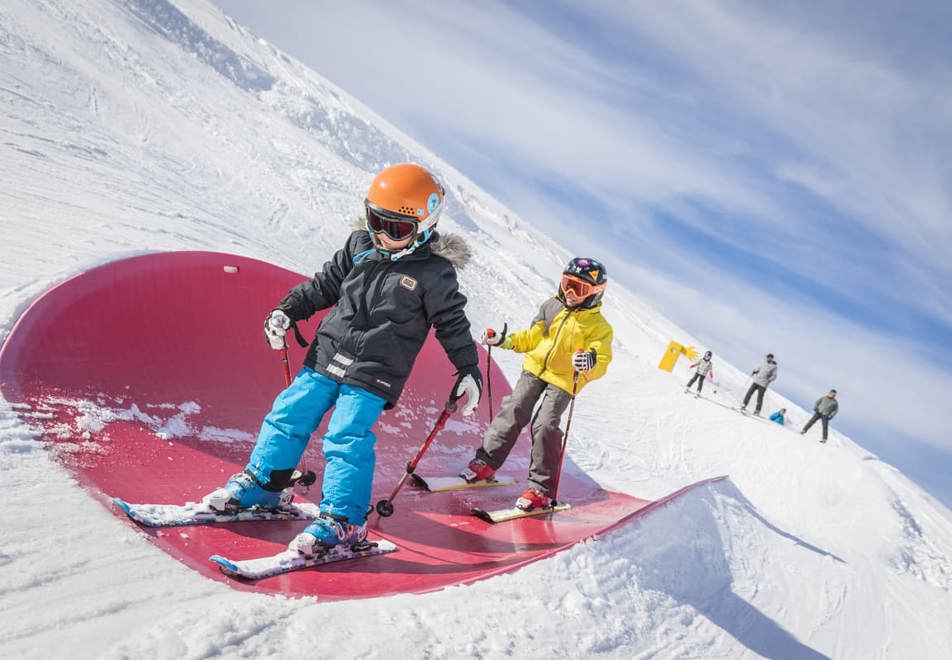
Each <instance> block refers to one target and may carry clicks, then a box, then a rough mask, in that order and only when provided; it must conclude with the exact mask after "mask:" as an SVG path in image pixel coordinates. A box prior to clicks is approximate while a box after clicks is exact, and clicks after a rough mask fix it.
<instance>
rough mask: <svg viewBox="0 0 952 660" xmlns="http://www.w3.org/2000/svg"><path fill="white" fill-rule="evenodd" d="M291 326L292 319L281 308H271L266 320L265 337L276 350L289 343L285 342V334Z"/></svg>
mask: <svg viewBox="0 0 952 660" xmlns="http://www.w3.org/2000/svg"><path fill="white" fill-rule="evenodd" d="M290 327H291V319H290V317H288V315H287V314H285V313H284V312H283V311H281V310H280V309H274V310H271V313H270V314H269V315H268V318H266V319H265V320H264V337H265V339H267V340H268V343H269V344H270V345H271V348H273V349H274V350H276V351H280V350H281V349H282V348H284V347H285V346H286V345H287V344H285V342H284V335H285V333H286V332H287V331H288V328H290Z"/></svg>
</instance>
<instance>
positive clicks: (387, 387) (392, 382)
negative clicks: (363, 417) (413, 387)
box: [278, 230, 478, 408]
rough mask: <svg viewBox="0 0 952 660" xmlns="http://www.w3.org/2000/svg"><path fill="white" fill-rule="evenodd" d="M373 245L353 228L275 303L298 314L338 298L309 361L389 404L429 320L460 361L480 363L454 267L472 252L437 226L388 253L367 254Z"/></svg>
mask: <svg viewBox="0 0 952 660" xmlns="http://www.w3.org/2000/svg"><path fill="white" fill-rule="evenodd" d="M372 247H373V246H372V244H371V241H370V237H369V236H368V234H367V232H366V230H358V231H355V232H354V233H352V234H351V235H350V238H349V239H348V240H347V244H346V245H345V246H344V248H343V249H342V250H338V251H337V252H336V253H335V254H334V256H333V257H332V258H331V260H330V261H328V262H327V263H326V264H324V269H323V270H322V271H321V272H320V273H316V274H315V275H314V278H313V279H312V280H310V281H307V282H304V283H302V284H299V285H298V286H296V287H294V288H293V289H291V291H290V292H289V293H288V295H286V296H285V297H284V299H283V300H282V301H281V303H280V304H279V306H278V307H279V308H280V309H282V310H284V312H285V313H286V314H287V315H288V316H289V317H290V318H291V320H292V321H299V320H303V319H306V318H308V317H310V316H311V315H312V314H314V313H315V312H317V311H318V310H321V309H326V308H328V307H331V306H333V309H332V310H331V311H330V312H329V313H328V314H327V316H325V317H324V319H323V320H322V321H321V324H320V325H319V326H318V328H317V336H316V338H315V339H314V341H313V342H312V343H311V346H310V348H309V349H308V352H307V356H306V357H305V359H304V364H305V365H306V366H308V367H310V368H312V369H314V370H315V371H317V372H319V373H322V374H324V375H325V376H327V377H328V378H332V379H333V380H336V381H337V382H340V383H346V384H349V385H355V386H357V387H361V388H363V389H365V390H369V391H370V392H373V393H374V394H377V395H379V396H381V397H383V398H384V399H385V400H386V401H387V408H392V407H393V406H394V405H395V404H396V402H397V400H398V399H399V398H400V394H401V393H402V392H403V387H404V385H405V384H406V381H407V378H408V377H409V376H410V370H411V369H412V367H413V362H414V360H416V357H417V354H418V353H419V352H420V349H421V348H422V347H423V342H424V341H425V340H426V337H427V334H428V333H429V330H430V327H431V326H432V327H435V328H436V338H437V339H438V340H439V342H440V344H441V345H442V346H443V350H445V351H446V354H447V356H448V357H449V359H450V362H452V363H453V365H454V366H455V367H456V368H457V369H463V368H465V367H472V366H476V365H477V364H478V356H477V353H476V347H475V345H474V343H473V338H472V335H471V334H470V326H469V320H468V319H467V318H466V313H465V311H464V307H465V306H466V297H465V296H464V295H463V294H462V293H460V292H459V284H458V282H457V279H456V269H455V267H454V264H458V265H459V266H462V265H464V264H465V263H466V261H468V260H469V248H468V247H467V246H466V244H465V243H464V242H463V240H462V239H461V238H458V237H455V236H444V237H441V236H440V235H439V234H434V236H433V237H432V238H431V239H430V241H428V242H427V243H426V244H424V245H423V246H421V247H419V248H417V249H416V250H415V251H414V252H412V253H411V254H409V255H406V256H404V257H401V258H400V259H399V260H397V261H391V260H390V258H389V257H387V256H385V255H382V254H380V253H379V252H377V251H372V252H370V253H369V254H364V253H366V252H367V250H371V249H372ZM361 255H363V256H362V257H361ZM355 260H357V261H358V263H356V264H355V263H354V262H355ZM451 260H452V261H451Z"/></svg>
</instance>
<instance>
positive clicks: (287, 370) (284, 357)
mask: <svg viewBox="0 0 952 660" xmlns="http://www.w3.org/2000/svg"><path fill="white" fill-rule="evenodd" d="M281 366H282V367H284V384H285V385H286V386H288V387H290V386H291V367H290V365H289V364H288V344H287V342H285V343H284V348H282V349H281Z"/></svg>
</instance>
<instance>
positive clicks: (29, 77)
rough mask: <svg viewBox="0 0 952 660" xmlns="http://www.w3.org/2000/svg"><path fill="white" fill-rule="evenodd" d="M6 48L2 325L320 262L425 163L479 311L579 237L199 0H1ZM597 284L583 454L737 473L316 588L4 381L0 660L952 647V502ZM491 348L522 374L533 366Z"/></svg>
mask: <svg viewBox="0 0 952 660" xmlns="http://www.w3.org/2000/svg"><path fill="white" fill-rule="evenodd" d="M0 60H2V62H3V64H2V67H0V134H2V140H0V176H2V181H3V185H2V187H0V229H2V235H3V244H2V248H0V254H2V259H0V328H2V330H0V337H5V336H6V334H7V333H8V332H9V330H10V328H11V327H12V325H13V323H14V322H15V320H16V318H17V316H18V315H19V314H20V313H21V312H22V311H23V310H24V309H25V308H26V306H27V305H28V304H29V303H30V301H31V300H32V299H33V298H35V297H36V296H37V295H39V294H40V293H42V292H43V291H44V290H46V289H47V288H49V287H50V286H52V285H53V284H55V283H57V282H59V281H62V280H63V279H65V278H67V277H69V276H70V275H73V274H76V273H80V272H82V271H84V270H86V269H88V268H90V267H92V266H94V265H96V264H100V263H103V262H106V261H111V260H114V259H118V258H122V257H126V256H130V255H133V254H138V253H142V252H146V251H153V250H178V249H212V250H220V251H230V252H235V253H239V254H243V255H246V256H250V257H255V258H259V259H264V260H267V261H270V262H273V263H277V264H279V265H282V266H285V267H287V268H292V269H295V270H298V271H300V272H311V271H313V270H315V269H317V268H319V267H320V265H321V264H322V263H323V261H324V260H325V259H326V258H327V257H328V256H329V255H330V254H331V252H332V251H333V250H334V249H336V248H337V247H339V246H340V245H341V244H342V241H343V239H344V237H345V236H346V235H347V234H348V232H349V231H350V227H351V225H352V218H353V216H354V214H355V213H356V212H357V210H358V209H359V205H360V200H361V199H362V195H363V192H364V190H365V189H366V186H367V184H368V183H369V181H370V179H371V177H372V175H373V172H374V171H375V170H376V169H378V168H379V167H381V166H383V165H385V164H388V163H392V162H398V161H401V160H405V159H412V160H416V161H418V162H423V163H426V164H428V165H430V166H431V167H433V168H434V169H435V170H437V171H438V172H440V173H441V174H442V175H443V176H444V177H445V179H446V182H447V184H448V189H449V190H450V191H451V198H450V203H449V207H448V214H447V217H445V218H444V219H443V220H442V221H441V228H442V229H444V230H449V231H453V232H455V233H458V234H462V235H464V236H465V238H466V240H467V241H468V242H469V244H470V245H471V246H472V248H473V250H474V254H475V259H474V263H473V264H472V266H471V267H469V268H468V269H466V270H465V271H464V272H463V273H462V274H461V284H462V287H463V289H464V292H465V293H466V295H467V296H468V298H469V301H470V304H469V307H468V313H469V315H470V318H471V319H472V321H473V325H474V329H480V328H482V327H485V326H488V325H495V326H501V324H502V322H503V321H508V322H509V324H510V327H512V328H517V327H520V326H523V325H525V324H527V323H528V322H529V320H530V319H531V317H532V315H533V313H534V311H535V309H536V308H537V307H538V305H539V304H540V303H541V302H542V301H543V300H544V299H545V298H546V297H547V296H549V295H551V293H552V290H553V287H554V282H555V276H556V274H557V273H558V272H559V271H560V269H561V266H562V264H563V263H564V262H565V261H567V260H568V257H569V256H570V254H569V252H568V251H567V250H566V249H565V248H563V247H561V246H558V245H556V244H554V243H553V242H552V241H550V240H548V239H547V238H545V236H544V228H535V227H531V226H528V225H526V224H525V223H524V222H523V221H521V220H520V219H519V218H517V217H515V216H514V215H513V214H512V213H511V212H510V211H508V210H507V209H505V208H503V207H502V206H501V205H499V204H498V203H497V202H495V201H494V200H493V199H492V198H491V197H489V196H488V195H487V194H485V193H484V192H483V191H481V190H480V189H478V188H477V187H476V186H475V185H473V184H472V183H471V182H469V181H468V180H467V179H466V178H465V176H463V175H462V174H461V173H459V172H457V171H456V170H454V169H453V168H452V167H451V166H450V165H448V164H446V163H443V162H441V161H440V160H439V159H438V158H437V157H436V156H435V155H434V154H431V153H429V152H428V151H426V150H425V149H424V148H423V147H422V146H420V145H418V144H415V143H413V142H412V141H411V140H409V139H407V138H406V137H405V136H403V135H401V134H400V133H399V131H398V130H397V129H396V128H394V127H392V126H390V125H388V124H387V123H386V122H384V121H383V120H381V119H380V118H379V117H378V116H376V115H375V114H374V113H373V112H371V111H370V110H369V109H367V108H365V107H364V106H362V105H361V104H360V103H359V102H357V101H355V100H354V99H352V98H350V97H349V96H348V95H347V94H346V93H345V92H344V91H343V90H340V89H339V88H336V87H335V86H333V85H331V84H329V83H328V82H327V81H325V80H323V79H322V78H321V77H320V76H319V75H318V74H316V73H314V72H312V71H309V70H307V69H306V68H305V67H303V66H302V65H300V64H299V63H297V62H295V61H294V60H292V59H290V58H288V57H287V56H286V55H284V54H283V53H281V52H280V51H278V50H277V49H275V48H274V47H273V46H271V45H270V44H268V43H266V42H263V41H261V40H258V39H257V38H256V37H255V36H254V35H252V34H250V33H249V32H247V31H246V30H244V29H243V28H241V27H240V26H238V25H237V24H235V23H233V22H232V21H230V20H228V19H226V18H225V17H224V16H222V15H221V13H220V12H219V11H218V10H217V9H215V8H214V7H212V6H210V5H209V4H207V3H204V2H197V1H196V2H192V1H188V2H185V1H183V2H176V3H175V5H172V4H170V3H168V2H165V1H163V0H155V1H152V2H146V1H145V0H122V1H118V0H117V1H116V2H107V1H105V0H101V1H93V0H89V1H88V2H84V3H74V2H68V1H67V0H46V1H45V2H42V3H34V2H28V1H26V0H22V1H14V2H6V3H4V5H3V8H2V9H0ZM609 267H610V265H609ZM605 300H606V316H607V317H608V318H609V320H610V321H611V322H612V323H613V324H614V326H615V330H616V343H615V352H616V357H615V362H614V363H613V365H612V367H611V369H610V371H609V374H608V375H607V376H606V377H605V379H603V380H602V381H600V382H598V383H595V384H593V385H592V386H591V387H590V388H588V389H587V390H586V392H585V394H584V395H583V396H582V397H581V398H580V399H579V401H578V404H577V406H576V408H575V419H574V421H573V426H572V435H571V438H570V443H569V452H570V454H571V457H572V459H573V461H574V462H575V463H576V464H577V465H578V466H579V467H580V468H582V469H584V470H586V471H587V472H589V473H590V474H591V475H592V476H593V477H594V478H596V479H597V480H598V481H599V482H600V483H603V484H605V485H606V486H608V487H611V488H615V489H618V490H621V491H624V492H627V493H631V494H633V495H637V496H639V497H646V498H657V497H661V496H663V495H665V494H667V493H669V492H671V491H674V490H677V489H678V488H680V487H681V486H683V485H685V484H687V483H690V482H693V481H697V480H700V479H704V478H707V477H710V476H713V475H717V474H723V473H727V474H730V481H725V482H719V483H716V484H711V485H709V486H706V487H704V488H702V489H699V490H697V491H693V492H691V493H689V494H687V495H686V496H684V497H683V498H681V499H678V500H676V501H674V502H672V503H670V504H668V505H666V506H664V507H661V508H659V509H658V510H656V511H654V512H652V513H651V514H649V515H647V516H646V517H645V518H643V519H641V520H638V521H636V522H635V523H633V524H630V525H626V526H623V527H622V528H620V529H618V530H616V531H614V532H611V533H609V534H606V535H605V536H604V537H603V538H599V539H597V540H592V541H588V542H586V543H583V544H580V545H578V546H576V547H574V548H572V549H571V550H569V551H566V552H563V553H560V554H558V555H556V556H554V557H552V558H550V559H547V560H544V561H540V562H538V563H536V564H532V565H530V566H527V567H525V568H523V569H521V570H519V571H518V572H516V573H513V574H508V575H503V576H500V577H496V578H493V579H490V580H486V581H483V582H479V583H476V584H474V585H471V586H466V587H454V588H450V589H446V590H443V591H440V592H436V593H432V594H426V595H421V596H409V595H404V596H395V597H389V598H380V599H374V600H365V601H352V602H338V603H321V602H317V601H316V600H314V599H289V598H282V597H273V596H263V595H256V594H252V593H247V592H239V591H236V590H234V589H231V588H229V587H228V586H227V585H225V584H221V583H218V582H214V581H211V580H206V579H204V578H201V577H199V576H197V575H196V574H195V573H193V572H192V571H191V570H189V569H188V568H186V567H185V566H184V565H182V564H180V563H178V562H177V561H175V560H174V559H172V558H171V557H169V556H167V555H166V554H165V553H163V552H162V551H160V550H159V549H157V548H156V547H154V546H152V545H151V544H150V543H149V542H148V541H147V540H146V537H145V536H144V535H142V534H139V533H137V532H136V531H135V530H134V529H133V528H131V527H130V526H129V525H127V524H125V523H124V522H123V521H121V520H119V519H118V518H117V517H116V516H115V515H114V514H113V513H112V512H110V511H109V510H108V509H107V508H106V507H105V506H104V503H103V502H101V501H98V499H97V498H96V497H94V496H91V493H89V492H87V491H84V490H83V489H82V488H80V487H79V486H78V485H77V483H76V482H75V481H74V480H73V478H72V477H71V475H70V474H69V472H68V471H66V470H65V469H63V468H62V467H61V466H60V465H59V463H58V462H57V461H56V459H55V457H54V456H51V454H50V453H49V452H47V451H45V450H43V449H42V447H41V445H40V444H39V443H37V442H35V440H34V438H35V434H36V430H35V429H33V428H32V427H31V419H43V417H41V416H43V415H49V410H42V409H38V410H27V409H24V408H23V407H22V406H19V405H17V404H10V403H8V402H2V401H0V474H2V475H3V489H4V505H5V506H3V507H2V508H0V529H2V530H3V533H2V534H0V595H2V598H0V620H2V621H3V622H4V623H3V625H2V626H0V657H44V658H49V657H66V656H69V657H97V658H125V657H154V658H173V657H174V658H200V657H209V656H214V655H224V656H229V657H278V656H286V655H288V654H302V653H306V654H313V655H317V656H327V655H331V654H335V655H343V656H344V657H356V656H371V657H376V656H383V655H388V656H400V655H402V656H405V657H432V658H450V657H453V658H455V657H501V656H507V657H552V656H553V655H556V654H559V655H567V656H570V657H582V656H592V655H600V656H605V657H618V658H629V657H650V656H659V657H756V656H767V657H814V656H829V657H850V658H865V657H890V658H939V657H947V654H948V649H949V648H952V617H949V615H948V612H949V611H950V610H952V513H950V512H949V510H948V509H946V508H944V507H943V506H942V505H941V504H939V503H938V502H936V501H935V500H934V499H933V498H932V497H930V496H929V495H927V494H926V493H925V492H924V491H923V490H922V489H921V488H919V487H918V486H916V485H915V484H914V483H912V482H911V481H910V480H909V479H907V478H906V477H905V476H904V475H902V474H901V473H900V472H899V471H898V470H896V469H895V468H893V467H892V466H890V465H888V464H886V463H884V462H882V461H881V460H880V459H879V458H878V457H876V456H875V455H873V454H871V453H870V452H868V451H866V450H864V449H863V448H862V447H861V446H860V445H858V444H856V443H855V442H853V441H852V440H851V439H850V438H847V437H845V436H843V435H841V434H839V433H837V432H836V430H835V427H836V425H835V424H834V430H833V432H832V434H831V439H830V442H829V443H828V445H821V444H819V443H818V442H816V441H817V439H818V438H819V429H818V428H815V429H813V430H812V431H811V433H810V435H808V436H806V437H801V436H799V435H798V434H797V433H796V430H797V429H798V428H799V426H800V425H801V424H802V423H803V421H804V420H805V419H806V417H807V413H806V412H805V411H803V410H801V409H798V408H797V407H796V406H794V405H793V404H792V403H791V402H789V401H787V400H786V399H784V398H783V397H782V396H781V395H780V394H779V393H777V392H775V391H773V390H771V391H770V394H769V396H768V398H767V402H766V404H765V408H764V410H765V412H767V413H769V412H772V411H773V410H776V409H777V408H780V407H786V408H787V409H788V412H789V415H788V424H787V426H786V427H780V426H778V425H776V424H773V423H769V422H766V421H758V420H754V419H751V418H749V417H743V416H741V415H740V414H739V413H738V412H736V411H735V410H732V409H731V408H732V406H735V405H736V403H737V401H738V397H739V396H740V395H741V394H742V393H743V391H744V389H745V385H746V371H744V370H738V369H735V368H733V367H731V366H730V365H727V364H725V363H723V361H718V362H717V365H716V373H717V374H718V378H719V387H717V388H716V392H717V393H716V394H715V388H713V387H711V386H710V384H708V385H707V386H706V388H705V392H704V397H703V398H701V399H695V398H693V397H692V396H688V395H685V394H683V393H682V389H683V385H684V382H686V380H687V378H688V371H687V369H686V366H685V365H684V363H683V362H682V363H681V364H680V365H679V366H678V367H677V368H676V369H675V373H674V374H673V375H671V374H666V373H664V372H661V371H659V370H658V369H657V363H658V361H659V359H660V357H661V354H662V351H663V349H664V347H665V346H666V344H667V342H668V341H669V340H670V339H677V340H679V341H681V342H682V343H687V344H692V343H693V344H694V345H696V346H698V347H699V348H703V347H701V346H700V345H699V344H698V342H696V341H695V340H693V339H692V338H691V337H689V336H687V334H686V333H684V332H683V331H682V330H680V329H679V328H677V327H676V326H675V325H673V324H672V323H671V322H670V321H668V320H667V319H665V318H664V316H663V315H661V314H660V313H659V312H657V311H655V310H653V309H651V308H650V307H648V306H646V305H645V304H643V303H642V302H641V301H639V300H638V299H637V297H636V296H635V295H634V294H632V293H631V292H629V291H625V290H624V289H623V288H622V287H620V286H618V285H617V284H612V285H610V286H609V290H608V293H607V295H606V297H605ZM169 322H170V323H183V322H188V320H187V319H169ZM117 332H121V329H117ZM494 357H497V358H498V360H499V362H500V364H501V366H502V368H503V370H504V372H505V373H506V375H507V377H508V378H509V379H510V381H513V380H514V379H515V377H516V376H517V375H518V372H519V365H520V360H519V357H518V356H516V355H514V354H511V353H508V352H505V351H494ZM715 360H717V357H716V355H715ZM745 366H746V365H745ZM778 385H780V386H781V387H782V374H781V380H780V381H778ZM50 405H70V406H73V407H74V408H75V411H76V413H77V416H76V418H75V421H74V424H75V427H71V429H70V432H73V433H75V432H76V431H77V430H79V431H88V432H89V433H90V439H89V440H86V441H85V442H91V443H94V442H95V441H94V440H93V439H92V436H93V435H95V436H96V438H99V437H100V433H99V432H100V431H104V432H107V431H108V425H109V424H110V423H112V422H113V421H115V420H116V419H123V418H129V417H135V418H137V419H140V420H143V421H145V420H149V421H148V422H147V423H148V424H149V425H150V427H151V428H152V429H153V430H154V432H155V433H156V434H157V436H159V437H165V438H174V437H177V436H179V435H183V434H193V435H198V436H199V437H201V438H203V439H206V440H208V441H224V442H227V441H229V439H231V438H237V439H241V440H247V437H246V435H241V432H239V431H235V430H230V429H214V428H204V429H194V428H192V427H191V426H190V425H189V423H188V417H189V414H190V412H193V411H194V406H195V404H194V403H193V402H188V401H186V400H182V401H172V402H168V406H166V407H152V408H146V409H142V407H140V406H139V405H138V404H137V402H136V401H135V393H134V392H130V393H129V398H128V399H126V400H123V401H98V400H97V401H72V402H62V401H61V402H54V401H51V402H50ZM431 406H432V411H431V410H427V411H426V412H425V414H431V413H432V412H438V411H439V405H438V404H437V403H436V402H431ZM408 414H411V413H408ZM420 414H423V413H422V412H421V413H420ZM844 414H846V413H844ZM31 416H32V417H31ZM457 424H458V425H457ZM448 428H450V429H451V430H453V431H455V432H460V433H464V432H466V426H465V422H454V423H453V424H452V425H450V426H448ZM63 430H64V432H66V429H63ZM391 430H394V431H397V432H399V429H391ZM157 441H159V440H158V438H157ZM76 449H77V450H82V451H88V450H90V447H89V446H85V447H83V446H81V445H77V447H76ZM434 449H436V448H434ZM513 459H514V462H513V465H520V462H519V460H520V459H522V457H513ZM522 460H524V459H522ZM38 503H42V506H38Z"/></svg>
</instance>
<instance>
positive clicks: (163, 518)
mask: <svg viewBox="0 0 952 660" xmlns="http://www.w3.org/2000/svg"><path fill="white" fill-rule="evenodd" d="M112 501H113V503H114V504H115V505H116V506H117V507H119V508H120V509H122V511H123V512H125V514H126V515H127V516H129V517H130V518H131V519H132V520H134V521H136V522H137V523H139V524H140V525H145V526H146V527H178V526H183V525H208V524H211V523H229V522H246V521H251V520H312V519H314V518H316V517H317V515H318V514H319V513H320V510H319V509H318V507H317V505H316V504H311V503H310V502H302V503H300V504H291V505H289V506H288V507H286V508H282V509H275V510H270V509H244V510H242V511H239V512H238V513H235V514H226V513H217V512H215V511H212V510H211V509H209V508H208V507H207V506H206V505H204V504H202V503H201V502H186V503H185V504H130V503H128V502H126V501H125V500H122V499H120V498H118V497H114V498H113V500H112Z"/></svg>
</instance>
